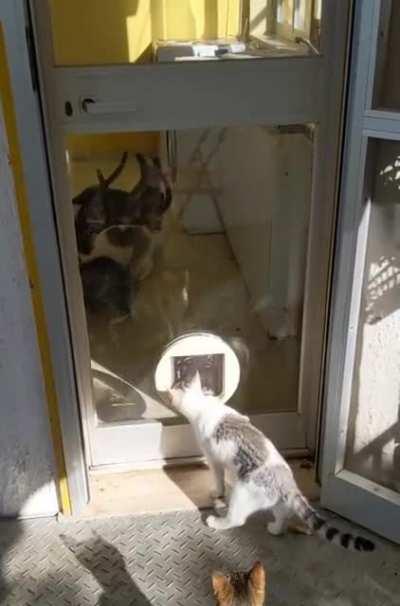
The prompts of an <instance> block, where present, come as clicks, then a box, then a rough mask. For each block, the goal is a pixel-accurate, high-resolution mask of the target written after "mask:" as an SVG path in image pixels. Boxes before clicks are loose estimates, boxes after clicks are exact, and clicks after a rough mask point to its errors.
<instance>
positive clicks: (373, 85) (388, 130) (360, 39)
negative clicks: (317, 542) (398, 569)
mask: <svg viewBox="0 0 400 606" xmlns="http://www.w3.org/2000/svg"><path fill="white" fill-rule="evenodd" d="M357 4H358V6H357V13H356V23H357V24H358V32H357V50H356V56H355V59H354V65H353V66H352V72H351V73H352V74H353V75H352V79H353V94H352V99H351V103H350V112H349V118H348V129H347V133H348V141H347V152H346V154H345V160H344V184H343V202H342V209H343V211H342V217H341V226H340V230H339V260H338V268H337V272H336V279H335V293H336V294H335V303H334V309H333V323H332V331H331V348H330V349H331V351H330V362H329V367H328V371H329V374H328V377H329V380H328V402H327V411H328V412H327V424H326V438H325V449H324V452H323V454H324V457H323V483H322V488H323V490H322V502H323V504H324V505H326V507H328V508H331V509H333V510H335V511H337V512H338V513H340V514H341V515H344V516H346V517H348V518H350V519H353V520H354V521H356V522H358V523H360V524H362V525H364V526H366V527H368V528H370V529H371V530H374V531H375V532H378V533H379V534H382V535H383V536H386V537H387V538H389V539H390V540H392V541H397V542H400V525H399V520H400V400H399V394H400V372H399V370H400V338H399V336H400V257H399V249H400V189H399V175H400V173H399V167H400V113H399V111H398V110H399V109H400V95H399V87H398V78H396V77H394V74H397V73H398V72H397V69H398V67H399V52H400V37H399V28H398V24H399V20H400V5H399V4H398V3H397V2H374V1H371V2H369V1H368V2H358V3H357ZM349 260H351V263H349Z"/></svg>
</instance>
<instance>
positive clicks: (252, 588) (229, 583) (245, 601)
mask: <svg viewBox="0 0 400 606" xmlns="http://www.w3.org/2000/svg"><path fill="white" fill-rule="evenodd" d="M265 585H266V575H265V569H264V566H263V565H262V564H261V562H256V563H255V564H253V566H252V568H251V569H250V570H249V571H248V572H234V573H231V574H223V573H221V572H214V573H213V575H212V586H213V590H214V595H215V599H216V604H217V606H263V605H264V603H265V593H266V591H265Z"/></svg>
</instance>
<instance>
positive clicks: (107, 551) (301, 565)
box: [0, 512, 400, 606]
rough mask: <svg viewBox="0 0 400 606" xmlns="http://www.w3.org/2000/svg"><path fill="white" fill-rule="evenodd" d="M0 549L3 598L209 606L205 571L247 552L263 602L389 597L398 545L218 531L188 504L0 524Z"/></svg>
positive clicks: (238, 561) (244, 559) (242, 561)
mask: <svg viewBox="0 0 400 606" xmlns="http://www.w3.org/2000/svg"><path fill="white" fill-rule="evenodd" d="M0 551H1V568H0V579H1V580H0V586H1V589H0V604H5V605H7V606H17V605H18V606H22V605H24V606H31V605H39V606H47V605H52V606H54V605H57V606H64V605H68V606H85V605H86V604H88V605H94V604H99V605H101V606H105V605H109V606H111V605H112V606H119V605H121V606H122V605H124V606H128V605H149V604H151V605H155V606H168V605H169V604H171V605H172V604H173V605H177V606H197V605H207V604H213V603H214V602H213V599H212V596H211V590H210V572H211V571H212V570H214V569H221V568H222V569H227V570H229V569H231V570H234V569H243V568H246V567H248V566H250V564H251V563H252V562H253V561H254V560H255V559H260V560H262V561H263V562H264V563H265V565H266V567H267V570H268V574H269V598H268V605H269V606H271V605H276V606H277V605H279V606H283V605H286V604H287V605H296V606H301V605H302V604H303V605H306V604H307V606H316V605H317V604H332V605H335V606H343V605H348V604H361V603H362V604H364V603H366V602H365V600H367V601H368V604H369V605H371V606H373V604H383V603H384V604H385V605H386V606H390V605H391V604H393V605H394V604H395V603H398V582H399V580H398V579H399V578H400V577H399V576H396V574H395V573H396V572H397V573H399V571H398V569H399V562H400V557H399V549H398V548H396V547H394V546H390V545H386V544H385V547H384V548H383V550H382V549H381V550H380V552H376V553H373V554H368V555H366V556H360V555H359V554H354V553H347V552H342V551H339V548H337V547H335V546H332V545H328V544H324V543H321V542H320V541H319V540H318V539H317V538H314V537H305V536H300V535H288V536H287V537H285V538H277V537H270V536H269V535H267V533H266V531H265V520H263V518H262V517H261V518H256V519H254V520H251V521H250V522H249V523H248V525H246V526H245V527H244V528H240V529H236V530H231V531H227V532H224V533H216V532H215V531H212V530H210V529H208V528H206V527H205V526H204V524H203V523H202V520H201V517H200V514H199V513H197V512H180V513H172V514H163V515H158V516H137V517H130V518H126V517H114V518H106V519H97V520H79V521H74V520H69V521H62V522H56V521H55V520H34V521H25V522H0ZM399 574H400V573H399ZM361 598H362V599H361ZM364 598H365V599H364ZM320 600H321V601H320Z"/></svg>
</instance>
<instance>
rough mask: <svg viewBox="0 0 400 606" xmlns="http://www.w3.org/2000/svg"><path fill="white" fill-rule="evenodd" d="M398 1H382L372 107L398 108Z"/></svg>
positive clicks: (399, 96)
mask: <svg viewBox="0 0 400 606" xmlns="http://www.w3.org/2000/svg"><path fill="white" fill-rule="evenodd" d="M399 58H400V3H399V2H382V13H381V18H380V25H379V34H378V49H377V62H376V68H375V83H374V97H373V107H374V108H382V109H389V110H397V111H399V110H400V78H399V70H400V59H399Z"/></svg>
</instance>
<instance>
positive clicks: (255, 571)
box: [249, 562, 266, 594]
mask: <svg viewBox="0 0 400 606" xmlns="http://www.w3.org/2000/svg"><path fill="white" fill-rule="evenodd" d="M249 578H250V583H251V586H252V589H253V591H254V592H255V593H258V594H263V593H264V592H265V578H266V575H265V569H264V566H263V565H262V564H261V562H255V563H254V564H253V567H252V568H251V570H250V572H249Z"/></svg>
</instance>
